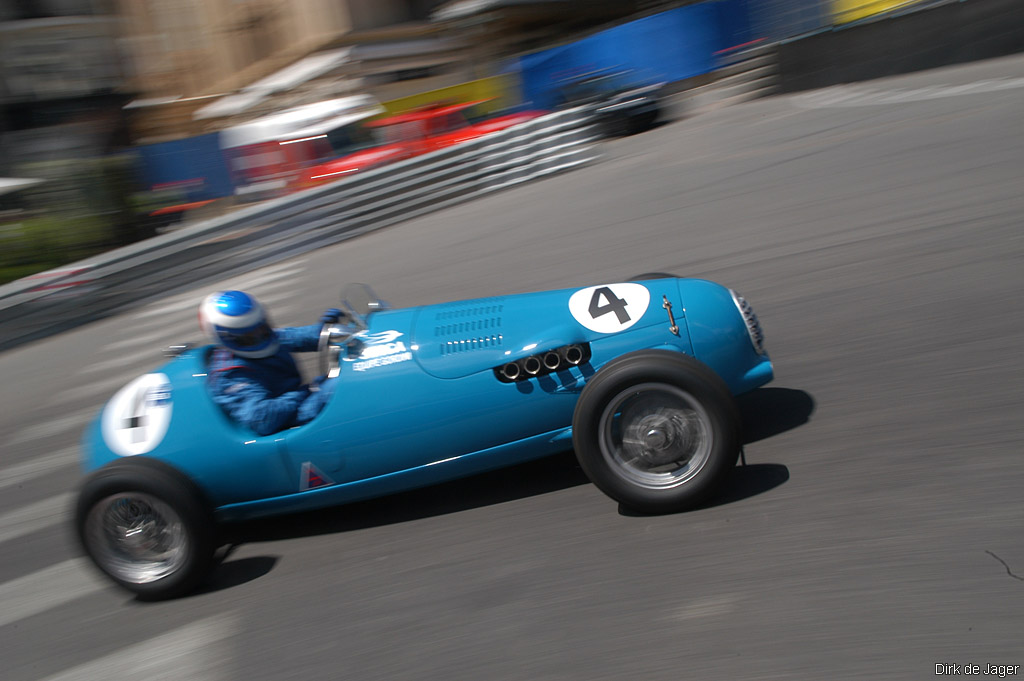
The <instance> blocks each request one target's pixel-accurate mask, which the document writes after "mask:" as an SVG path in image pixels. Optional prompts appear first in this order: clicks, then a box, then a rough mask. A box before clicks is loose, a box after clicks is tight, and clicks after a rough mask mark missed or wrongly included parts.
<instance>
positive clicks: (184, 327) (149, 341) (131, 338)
mask: <svg viewBox="0 0 1024 681" xmlns="http://www.w3.org/2000/svg"><path fill="white" fill-rule="evenodd" d="M196 307H198V303H197V304H196ZM188 320H189V321H188V322H187V323H185V322H182V323H174V324H163V325H162V326H160V327H159V328H155V329H152V330H150V331H147V332H145V333H135V332H132V333H129V334H128V337H127V338H122V339H121V340H119V341H113V342H111V343H107V344H106V345H104V346H103V347H102V348H101V350H103V351H105V352H106V351H114V350H120V349H122V348H135V347H142V346H146V347H148V348H149V349H150V350H152V351H153V353H154V354H159V351H160V350H162V349H163V346H162V345H160V344H159V343H155V341H158V340H163V339H168V338H173V339H174V340H175V341H183V342H184V341H188V340H195V339H196V338H198V337H199V323H198V322H197V321H196V316H195V315H194V314H193V315H192V316H190V317H189V318H188Z"/></svg>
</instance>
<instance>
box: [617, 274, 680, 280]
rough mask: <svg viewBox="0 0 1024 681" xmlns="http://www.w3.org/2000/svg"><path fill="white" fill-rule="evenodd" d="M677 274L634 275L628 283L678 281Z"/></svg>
mask: <svg viewBox="0 0 1024 681" xmlns="http://www.w3.org/2000/svg"><path fill="white" fill-rule="evenodd" d="M679 278H680V276H679V275H678V274H669V273H668V272H644V273H643V274H635V275H633V276H632V277H630V278H629V281H650V280H651V279H679Z"/></svg>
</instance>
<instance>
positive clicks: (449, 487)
mask: <svg viewBox="0 0 1024 681" xmlns="http://www.w3.org/2000/svg"><path fill="white" fill-rule="evenodd" d="M589 483H590V481H589V480H588V479H587V476H586V475H585V474H584V473H583V470H582V469H581V468H580V467H579V464H578V463H577V462H576V456H575V454H574V453H573V452H572V451H571V450H570V451H567V452H562V453H559V454H555V455H554V456H549V457H546V458H543V459H538V460H536V461H529V462H526V463H522V464H519V465H516V466H509V467H507V468H503V469H501V470H497V471H491V472H489V473H481V474H479V475H474V476H472V477H468V478H463V479H461V480H454V481H452V482H446V483H442V484H439V485H433V486H430V487H425V488H422V489H416V490H411V491H408V492H400V493H398V494H392V495H390V496H386V497H380V498H377V499H370V500H367V501H357V502H353V503H351V504H345V505H343V506H335V507H331V508H326V509H320V510H317V511H309V512H303V513H294V514H291V515H286V516H279V517H275V518H268V519H265V520H254V521H247V522H242V523H237V524H233V525H231V526H229V527H228V528H226V530H227V535H228V537H229V539H230V541H232V542H235V543H250V542H264V541H277V540H281V539H292V538H296V537H306V536H314V535H320V534H333V533H336V532H346V531H350V530H360V529H367V528H371V527H381V526H384V525H392V524H397V523H405V522H409V521H413V520H422V519H424V518H431V517H434V516H440V515H447V514H449V513H458V512H460V511H467V510H470V509H473V508H480V507H484V506H491V505H494V504H500V503H504V502H507V501H516V500H519V499H526V498H529V497H533V496H538V495H541V494H548V493H550V492H557V491H559V490H563V489H568V488H570V487H576V486H579V485H586V484H589Z"/></svg>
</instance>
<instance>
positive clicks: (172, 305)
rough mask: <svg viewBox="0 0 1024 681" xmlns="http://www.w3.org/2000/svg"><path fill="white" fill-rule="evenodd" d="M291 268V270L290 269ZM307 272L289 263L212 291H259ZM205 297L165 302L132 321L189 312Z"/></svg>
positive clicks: (223, 284) (264, 270) (217, 286)
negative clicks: (276, 282) (183, 311)
mask: <svg viewBox="0 0 1024 681" xmlns="http://www.w3.org/2000/svg"><path fill="white" fill-rule="evenodd" d="M288 268H290V269H288ZM302 272H305V267H304V263H288V264H287V266H279V267H277V268H276V271H275V270H270V268H264V269H262V270H260V271H259V272H257V273H251V274H246V275H243V276H240V277H238V278H232V279H228V280H226V281H224V282H222V283H219V284H217V285H216V286H215V287H212V288H211V289H210V290H211V291H214V290H217V289H257V288H260V287H265V286H267V285H268V284H270V283H271V282H275V281H277V280H279V279H284V278H285V277H294V276H295V275H297V274H301V273H302ZM287 283H290V282H280V283H278V284H275V286H281V285H283V284H287ZM203 295H205V294H201V295H196V294H190V295H189V296H188V297H182V298H180V299H177V298H175V299H171V300H170V301H167V302H164V303H163V304H162V305H157V306H156V307H148V308H146V309H144V310H142V311H141V312H139V313H138V314H135V315H134V316H133V317H132V319H134V320H135V321H141V320H143V319H147V318H149V317H154V316H156V315H160V314H171V313H175V312H180V311H182V310H187V309H189V308H196V309H198V308H199V303H200V302H202V299H203Z"/></svg>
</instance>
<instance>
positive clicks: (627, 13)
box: [0, 0, 1021, 284]
mask: <svg viewBox="0 0 1024 681" xmlns="http://www.w3.org/2000/svg"><path fill="white" fill-rule="evenodd" d="M951 4H953V5H962V4H964V3H948V2H945V3H943V2H939V3H936V2H921V1H917V2H915V1H914V0H910V1H906V0H904V1H900V0H705V1H704V2H666V1H657V0H615V1H612V0H578V1H570V0H557V1H555V0H548V1H542V0H532V1H523V0H447V1H438V0H204V1H202V2H200V0H3V1H2V2H0V178H2V179H0V240H2V243H3V248H2V249H0V284H2V283H4V282H8V281H11V280H14V279H18V278H21V277H25V276H28V275H31V274H33V273H37V272H40V271H43V270H49V269H52V268H59V267H60V266H62V265H66V264H68V263H73V262H76V261H81V260H82V259H83V258H87V257H90V256H92V255H95V254H97V253H100V252H103V251H105V250H109V249H111V248H115V247H117V246H123V245H125V244H130V243H133V242H135V241H138V240H141V239H146V238H148V237H152V236H154V235H156V234H158V233H160V232H162V231H166V230H168V229H174V228H175V227H179V226H180V225H182V224H187V223H189V222H190V221H196V220H201V219H204V218H208V217H211V216H217V215H222V214H225V213H227V212H229V211H232V210H234V209H235V208H237V207H238V206H239V205H243V204H248V203H251V202H254V201H262V200H266V199H269V198H275V197H280V196H283V195H287V194H289V193H292V192H295V191H298V190H300V189H305V188H308V187H310V186H313V185H315V184H318V183H319V182H323V181H329V180H333V179H337V175H339V174H344V173H349V172H355V171H354V170H353V168H358V169H359V170H364V169H366V168H368V167H371V166H372V165H379V164H383V163H385V162H391V161H395V160H401V159H404V158H408V157H409V156H412V155H416V154H419V153H425V152H427V151H431V150H434V149H437V148H438V147H439V146H444V145H446V144H452V143H455V142H456V141H457V140H455V139H452V140H448V141H445V140H436V139H434V138H437V137H438V136H439V135H442V134H444V133H448V132H451V131H452V130H456V129H460V128H467V127H471V126H473V125H474V124H479V123H480V122H481V121H484V120H488V119H500V120H504V121H505V123H504V125H505V126H507V125H512V124H514V123H516V122H519V121H521V120H523V119H522V118H516V117H515V115H516V114H517V113H522V112H532V113H531V115H540V114H541V113H543V112H545V111H550V110H553V109H557V108H559V107H564V106H570V105H573V104H580V103H584V104H586V103H593V102H594V101H595V98H596V100H600V99H601V98H602V97H605V98H607V97H609V96H612V94H611V93H613V92H618V93H620V94H621V93H622V92H624V91H629V90H630V88H637V87H642V86H648V87H650V86H655V85H656V86H657V87H658V88H659V90H658V93H657V95H658V97H671V96H673V95H679V94H680V93H682V94H684V95H685V94H686V93H690V92H696V91H698V90H699V91H703V90H706V89H707V86H708V85H709V84H715V83H718V84H719V85H720V86H721V85H723V84H724V85H726V86H728V87H732V90H733V91H726V88H723V87H719V91H724V94H723V95H722V96H721V97H719V99H726V100H729V99H730V98H731V99H747V98H750V97H756V96H762V95H765V94H770V93H772V92H775V91H778V90H780V89H787V88H789V89H800V88H804V87H820V86H822V85H825V84H830V83H832V82H840V81H842V80H851V79H858V78H863V77H873V76H877V75H887V74H889V73H896V72H899V71H901V70H909V69H913V68H922V67H925V66H933V65H936V64H939V63H949V62H953V61H962V60H966V59H976V58H980V57H984V56H993V55H996V54H1003V53H1007V52H1010V51H1014V50H1016V49H1019V47H1020V41H1021V38H1020V36H1019V35H1017V34H1014V33H1013V32H1012V31H1010V32H1007V31H1006V30H1001V31H986V28H985V24H984V23H983V22H982V23H980V24H979V23H978V21H980V20H977V21H974V23H973V24H972V23H971V21H968V22H967V23H968V24H971V26H972V28H971V29H970V30H972V31H973V34H972V35H970V36H963V35H958V32H961V33H962V32H963V31H964V30H965V29H964V18H963V11H962V10H960V11H959V14H957V17H956V18H955V19H954V18H952V13H951V12H946V15H949V16H946V15H943V14H942V11H943V10H942V8H941V7H939V6H941V5H951ZM969 4H971V5H972V8H978V7H980V8H981V10H978V11H975V14H983V15H986V16H989V15H991V16H989V19H986V20H990V19H991V17H992V16H995V17H998V16H1001V17H1002V18H1003V20H1005V19H1006V17H1007V13H1009V14H1010V15H1013V13H1014V12H1016V13H1017V14H1019V12H1020V10H1019V8H1014V6H1013V4H1012V3H1008V2H1005V1H1004V2H999V0H992V1H991V2H987V3H985V2H974V3H969ZM928 8H934V11H933V12H931V13H930V14H929V13H927V12H924V11H923V10H926V9H928ZM908 13H911V14H914V15H915V16H916V17H918V18H915V19H913V20H912V21H913V22H914V23H913V24H912V25H910V28H909V29H908V28H907V25H899V24H898V22H899V21H900V18H901V17H903V16H904V15H906V14H908ZM986 13H987V14H986ZM904 21H906V19H905V18H904ZM862 24H871V25H875V28H870V26H869V27H868V28H867V29H866V30H863V31H861V32H860V33H859V34H857V32H856V31H854V32H849V31H845V32H844V31H842V30H840V29H848V28H851V27H856V26H859V25H862ZM908 25H909V24H908ZM879 26H881V28H879ZM889 26H891V27H892V28H886V27H889ZM886 30H888V31H889V32H890V33H892V35H889V36H888V37H887V36H886V35H885V31H886ZM908 30H909V31H911V32H910V33H909V34H908ZM936 31H938V32H939V33H941V36H942V39H941V40H935V35H933V34H934V33H935V32H936ZM993 33H999V35H997V36H995V37H993V35H992V34H993ZM1017 33H1019V31H1018V32H1017ZM915 34H920V35H921V36H922V39H921V40H920V41H919V42H920V45H915V44H914V42H915V41H913V40H912V39H911V38H908V35H915ZM847 36H848V37H847ZM822 40H826V41H827V42H825V43H822ZM815 41H818V42H815ZM897 44H898V47H899V50H900V52H899V55H898V56H893V55H892V54H889V51H890V50H892V49H894V48H896V47H897ZM965 44H967V45H969V47H968V48H967V49H964V45H965ZM804 45H806V47H802V46H804ZM755 50H761V52H760V55H758V54H755V52H754V51H755ZM751 57H756V58H757V60H758V61H754V60H752V59H751ZM744 62H746V63H747V64H748V66H747V67H746V68H744V67H743V66H742V64H743V63H744ZM737 64H739V65H737ZM766 64H767V67H766ZM594 74H601V77H600V78H598V79H595V78H594ZM613 81H614V84H611V83H613ZM729 81H734V82H733V83H732V84H731V85H730V84H729ZM595 83H596V84H597V85H596V86H595ZM581 84H582V85H583V86H582V87H581ZM595 87H596V90H595ZM580 93H584V94H580ZM453 104H461V105H464V106H463V108H460V109H458V110H457V111H452V110H449V111H447V112H446V115H445V116H441V115H434V116H428V117H426V119H424V118H422V117H421V118H420V119H417V121H418V122H416V123H415V124H414V123H413V122H412V121H411V120H408V119H404V120H400V121H391V123H393V124H390V125H389V124H388V121H387V120H385V121H384V123H383V124H382V123H381V119H382V118H386V117H387V116H394V115H395V114H400V113H403V112H408V111H410V110H413V109H418V110H423V107H428V108H429V107H430V106H434V107H435V108H436V107H438V106H442V105H444V106H451V105H453ZM456 114H457V115H456ZM502 117H505V118H504V119H502ZM398 123H401V125H399V124H398ZM502 127H503V126H502V125H496V126H492V127H490V128H489V129H487V130H483V129H481V130H478V131H475V132H474V134H477V135H482V134H487V133H488V132H493V131H494V130H498V129H501V128H502ZM466 138H467V134H463V135H462V136H461V137H460V138H458V139H466ZM431 140H433V142H432V141H431ZM380 147H386V149H385V152H386V153H381V154H378V155H377V156H374V157H373V160H372V162H371V161H369V160H367V156H366V154H365V152H366V150H368V149H374V148H380ZM361 152H362V153H363V155H362V156H356V157H352V155H353V154H360V153H361ZM348 157H352V158H353V159H354V160H353V162H352V163H350V164H349V165H348V166H345V164H344V163H342V164H341V165H338V164H337V163H336V162H337V161H338V159H345V158H348ZM332 162H335V165H332V166H325V165H324V164H330V163H332ZM324 168H327V170H323V169H324ZM59 271H60V270H59ZM62 272H63V271H62Z"/></svg>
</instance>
